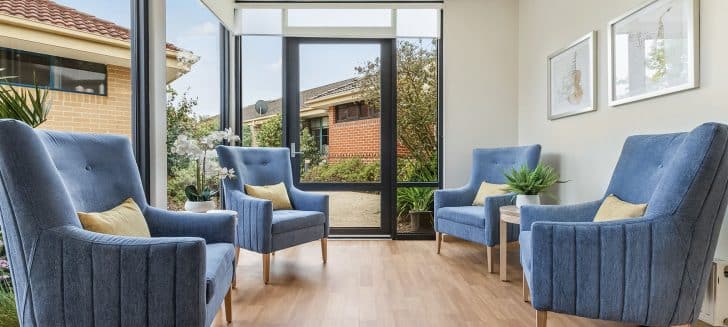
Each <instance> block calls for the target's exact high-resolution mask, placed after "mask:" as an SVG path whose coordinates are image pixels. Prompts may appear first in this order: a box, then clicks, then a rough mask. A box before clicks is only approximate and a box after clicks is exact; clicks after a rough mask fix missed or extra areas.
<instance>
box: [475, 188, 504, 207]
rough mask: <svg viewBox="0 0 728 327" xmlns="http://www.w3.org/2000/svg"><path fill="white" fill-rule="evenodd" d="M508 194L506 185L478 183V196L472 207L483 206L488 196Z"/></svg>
mask: <svg viewBox="0 0 728 327" xmlns="http://www.w3.org/2000/svg"><path fill="white" fill-rule="evenodd" d="M503 194H508V185H506V184H491V183H488V182H482V183H480V188H479V189H478V194H476V195H475V199H473V205H474V206H484V205H485V198H486V197H489V196H496V195H503Z"/></svg>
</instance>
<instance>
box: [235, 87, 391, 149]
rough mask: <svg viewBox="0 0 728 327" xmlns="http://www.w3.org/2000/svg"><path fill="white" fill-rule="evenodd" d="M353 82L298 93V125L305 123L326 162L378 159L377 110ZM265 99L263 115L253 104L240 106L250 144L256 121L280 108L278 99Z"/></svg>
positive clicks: (262, 119)
mask: <svg viewBox="0 0 728 327" xmlns="http://www.w3.org/2000/svg"><path fill="white" fill-rule="evenodd" d="M356 84H357V81H356V79H347V80H343V81H339V82H335V83H330V84H327V85H323V86H319V87H316V88H312V89H309V90H304V91H302V92H301V93H300V103H301V121H302V125H303V127H308V129H309V131H310V133H311V134H312V136H313V137H314V139H315V140H316V142H317V143H318V145H319V149H320V151H321V153H322V154H323V155H324V156H325V157H326V158H327V161H328V162H329V163H333V162H337V161H340V160H343V159H351V158H359V159H361V160H363V161H365V162H371V161H376V160H378V159H379V151H380V112H379V110H378V109H373V108H370V107H369V106H368V105H367V104H366V103H364V102H363V101H362V100H361V97H360V94H359V89H358V87H357V85H356ZM267 103H268V111H267V112H266V113H265V114H263V115H260V114H258V113H257V112H256V110H255V106H254V105H251V106H247V107H245V108H243V117H244V120H243V124H245V125H248V126H251V127H252V128H251V131H252V136H253V145H255V132H256V130H257V129H259V127H260V125H261V124H262V123H263V122H265V121H266V120H268V119H270V118H271V117H273V116H275V115H280V114H281V112H282V101H281V99H275V100H271V101H267Z"/></svg>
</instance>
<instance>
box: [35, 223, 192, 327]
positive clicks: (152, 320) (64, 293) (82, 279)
mask: <svg viewBox="0 0 728 327" xmlns="http://www.w3.org/2000/svg"><path fill="white" fill-rule="evenodd" d="M36 253H38V255H35V256H34V257H33V260H32V261H33V263H32V265H31V266H30V267H34V268H35V269H33V270H31V271H30V275H31V277H30V278H31V281H30V283H32V285H33V287H32V288H30V289H29V290H30V292H32V295H31V296H32V298H33V299H34V300H35V301H34V302H33V303H34V304H33V305H34V306H35V307H34V312H35V317H34V319H33V318H32V317H25V319H24V321H34V322H35V323H36V324H37V325H39V326H53V325H57V324H58V322H59V321H64V322H65V323H66V324H67V325H69V326H83V325H88V324H93V325H96V326H147V325H150V326H161V325H168V324H175V325H185V326H203V325H204V324H205V318H206V315H205V310H206V309H205V256H206V252H205V241H204V240H202V239H200V238H189V237H181V238H137V237H120V236H113V235H105V234H99V233H94V232H89V231H85V230H83V229H80V228H78V227H73V226H62V227H56V228H52V229H47V230H45V231H44V232H43V234H42V235H41V236H40V238H39V241H38V243H37V246H36ZM49 254H54V255H49ZM56 254H57V255H56ZM91 295H93V296H91ZM92 308H96V310H92ZM99 308H101V309H99ZM179 308H184V310H180V309H179ZM97 310H103V311H97ZM94 312H95V313H96V314H94ZM99 312H103V313H104V314H99Z"/></svg>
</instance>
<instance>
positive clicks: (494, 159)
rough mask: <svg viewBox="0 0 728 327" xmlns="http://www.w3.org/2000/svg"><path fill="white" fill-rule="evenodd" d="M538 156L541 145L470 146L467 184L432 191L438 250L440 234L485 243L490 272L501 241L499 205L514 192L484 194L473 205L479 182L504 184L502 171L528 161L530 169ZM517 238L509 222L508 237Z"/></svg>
mask: <svg viewBox="0 0 728 327" xmlns="http://www.w3.org/2000/svg"><path fill="white" fill-rule="evenodd" d="M540 157H541V146H540V145H529V146H520V147H509V148H496V149H475V150H473V168H472V171H471V173H470V181H469V182H468V184H467V185H465V186H463V187H461V188H458V189H450V190H439V191H436V192H435V231H436V232H437V234H436V235H437V253H438V254H439V253H440V248H441V246H442V238H443V234H449V235H453V236H455V237H458V238H462V239H465V240H468V241H471V242H476V243H479V244H483V245H485V246H486V260H487V262H488V272H491V273H492V272H493V246H495V245H496V244H498V242H499V241H500V236H499V233H500V227H499V226H500V207H502V206H507V205H512V204H513V201H514V199H515V196H514V194H506V195H501V196H492V197H486V198H485V202H484V203H485V206H482V207H481V206H473V205H472V203H473V199H474V198H475V194H476V193H477V192H478V188H479V187H480V184H481V183H482V182H488V183H493V184H503V183H505V182H506V179H505V176H504V173H506V172H507V171H508V170H510V169H511V168H518V167H521V166H523V165H527V166H528V167H529V168H531V169H533V168H535V167H536V165H537V164H538V161H539V158H540ZM516 240H518V226H515V225H509V226H508V241H516Z"/></svg>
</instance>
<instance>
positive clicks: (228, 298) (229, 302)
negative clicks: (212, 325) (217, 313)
mask: <svg viewBox="0 0 728 327" xmlns="http://www.w3.org/2000/svg"><path fill="white" fill-rule="evenodd" d="M225 319H226V320H227V323H228V324H229V323H231V322H233V289H232V287H231V288H229V289H228V292H227V294H225Z"/></svg>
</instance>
